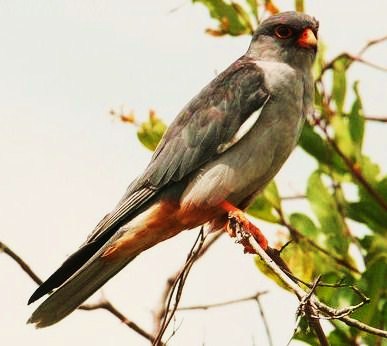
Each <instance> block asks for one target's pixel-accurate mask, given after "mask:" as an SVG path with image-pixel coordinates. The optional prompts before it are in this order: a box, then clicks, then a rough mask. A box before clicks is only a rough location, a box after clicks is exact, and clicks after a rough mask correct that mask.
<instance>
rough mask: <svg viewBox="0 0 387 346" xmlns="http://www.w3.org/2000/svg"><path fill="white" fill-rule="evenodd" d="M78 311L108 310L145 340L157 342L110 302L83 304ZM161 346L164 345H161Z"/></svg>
mask: <svg viewBox="0 0 387 346" xmlns="http://www.w3.org/2000/svg"><path fill="white" fill-rule="evenodd" d="M78 309H79V310H85V311H91V310H98V309H102V310H106V311H108V312H110V313H111V314H112V315H114V316H115V317H117V318H118V319H119V320H120V321H121V322H122V323H123V324H125V325H126V326H128V327H129V328H130V329H132V330H134V331H135V332H136V333H137V334H139V335H141V336H143V337H144V338H145V339H148V340H149V341H150V342H152V343H153V342H154V340H155V339H154V337H153V336H152V335H151V334H149V333H148V332H146V331H145V330H144V329H142V328H141V327H140V326H139V325H138V324H136V323H135V322H133V321H131V320H129V319H128V318H127V317H126V316H125V315H124V314H122V313H121V312H120V311H118V310H117V309H116V308H115V307H114V306H113V305H112V303H110V302H109V301H108V300H103V301H101V302H99V303H96V304H83V305H81V306H80V307H79V308H78ZM159 345H160V346H161V345H164V344H163V343H159Z"/></svg>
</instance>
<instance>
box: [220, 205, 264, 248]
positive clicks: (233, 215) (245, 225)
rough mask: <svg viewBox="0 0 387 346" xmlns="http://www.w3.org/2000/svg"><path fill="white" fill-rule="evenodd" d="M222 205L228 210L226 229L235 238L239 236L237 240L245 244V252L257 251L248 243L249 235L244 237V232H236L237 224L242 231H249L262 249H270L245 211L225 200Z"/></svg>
mask: <svg viewBox="0 0 387 346" xmlns="http://www.w3.org/2000/svg"><path fill="white" fill-rule="evenodd" d="M220 207H221V208H223V209H224V210H225V211H227V212H228V222H227V224H226V227H225V228H226V231H227V233H228V234H229V235H230V237H232V238H234V237H236V236H238V237H239V238H238V239H237V242H239V243H241V244H242V245H243V246H244V252H245V253H255V251H254V249H253V248H252V247H251V246H250V244H249V243H248V240H247V237H246V238H244V237H243V233H242V234H241V233H240V232H236V228H237V227H236V224H237V225H239V227H240V228H241V230H242V231H244V232H247V233H248V234H249V235H252V236H253V237H254V238H255V240H256V241H257V242H258V244H259V245H260V246H261V248H262V249H264V250H265V251H266V250H267V249H268V241H267V239H266V238H265V236H264V235H263V234H262V232H261V231H260V230H259V228H258V227H256V226H255V225H253V224H252V223H251V222H250V221H249V219H247V217H246V215H245V213H244V212H243V211H242V210H240V209H238V208H236V207H235V206H233V205H232V204H231V203H229V202H227V201H223V202H222V203H221V204H220Z"/></svg>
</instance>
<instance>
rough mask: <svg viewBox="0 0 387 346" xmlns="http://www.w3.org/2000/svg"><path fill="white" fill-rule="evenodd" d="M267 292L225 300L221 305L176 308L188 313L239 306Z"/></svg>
mask: <svg viewBox="0 0 387 346" xmlns="http://www.w3.org/2000/svg"><path fill="white" fill-rule="evenodd" d="M266 293H267V291H262V292H257V293H255V294H253V295H252V296H248V297H243V298H238V299H233V300H226V301H225V302H221V303H213V304H206V305H193V306H184V307H181V308H177V310H178V311H189V310H208V309H213V308H219V307H223V306H227V305H232V304H239V303H242V302H248V301H256V300H257V299H258V298H259V297H260V296H262V295H264V294H266Z"/></svg>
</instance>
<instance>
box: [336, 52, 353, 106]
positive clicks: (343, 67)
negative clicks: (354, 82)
mask: <svg viewBox="0 0 387 346" xmlns="http://www.w3.org/2000/svg"><path fill="white" fill-rule="evenodd" d="M348 63H349V61H348V58H347V57H345V56H342V57H340V58H339V59H337V60H336V61H335V62H334V63H333V88H332V99H333V101H334V102H335V103H336V107H337V111H338V113H342V112H343V107H344V102H345V95H346V92H347V77H346V73H347V68H348V66H349V64H348Z"/></svg>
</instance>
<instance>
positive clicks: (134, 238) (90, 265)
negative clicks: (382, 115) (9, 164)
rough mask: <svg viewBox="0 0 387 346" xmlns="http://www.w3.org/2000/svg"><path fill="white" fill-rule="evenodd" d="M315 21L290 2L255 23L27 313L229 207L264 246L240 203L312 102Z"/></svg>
mask: <svg viewBox="0 0 387 346" xmlns="http://www.w3.org/2000/svg"><path fill="white" fill-rule="evenodd" d="M317 31H318V22H317V20H316V19H314V18H312V17H310V16H308V15H306V14H302V13H297V12H283V13H280V14H277V15H274V16H272V17H269V18H268V19H266V20H265V21H263V22H262V23H261V25H260V26H259V27H258V29H257V30H256V31H255V33H254V35H253V37H252V41H251V44H250V46H249V48H248V50H247V52H246V53H245V54H244V55H243V56H242V57H241V58H239V59H238V60H236V61H235V62H234V63H233V64H231V65H230V66H229V67H228V68H227V69H226V70H225V71H224V72H222V73H221V74H219V75H218V76H217V77H216V78H215V79H214V80H212V81H211V82H210V83H209V84H208V85H207V86H205V87H204V88H203V89H202V90H201V91H200V92H199V93H198V94H197V96H195V97H194V98H193V99H192V100H191V101H190V102H189V103H188V104H187V105H186V106H185V107H184V108H183V110H182V111H181V112H180V113H179V114H178V116H177V117H176V119H175V120H174V121H173V122H172V124H171V125H170V126H169V128H168V130H167V131H166V133H165V134H164V136H163V138H162V140H161V141H160V143H159V145H158V147H157V148H156V151H155V152H154V154H153V157H152V159H151V161H150V163H149V165H148V166H147V168H146V169H145V171H144V172H143V174H142V175H140V176H139V177H138V178H137V179H136V180H135V181H133V182H132V183H131V184H130V185H129V187H128V189H127V191H126V193H125V195H124V196H123V198H122V199H121V200H120V201H119V203H118V204H117V206H116V207H115V208H114V209H113V210H112V211H111V212H110V213H109V214H108V215H106V216H105V217H104V218H103V219H102V220H101V222H100V223H99V224H98V225H97V226H96V228H95V230H94V231H93V233H92V234H91V235H90V236H89V238H88V239H87V240H86V242H85V243H84V244H83V245H82V246H81V247H80V248H79V249H78V251H76V252H75V253H74V254H73V255H71V256H70V257H69V258H68V259H67V260H66V261H65V262H64V263H63V264H62V265H61V267H60V268H59V269H58V270H57V271H55V272H54V273H53V274H52V275H51V276H50V277H49V278H48V279H47V280H46V281H45V282H43V283H42V285H41V286H40V287H39V288H38V289H37V290H36V291H35V292H34V293H33V295H32V296H31V298H30V299H29V302H28V303H29V304H30V303H32V302H34V301H36V300H37V299H39V298H41V297H42V296H44V295H45V294H47V293H50V292H52V291H54V292H53V293H51V295H50V296H49V297H48V298H47V299H46V300H45V301H44V302H43V303H42V304H41V305H40V306H39V307H38V308H37V309H36V310H35V312H34V313H33V314H32V316H31V318H30V319H29V321H28V322H29V323H34V324H35V325H36V327H46V326H50V325H52V324H54V323H56V322H58V321H60V320H61V319H63V318H64V317H65V316H67V315H68V314H70V313H71V312H72V311H73V310H75V309H76V308H77V307H78V306H79V305H80V304H81V303H82V302H84V301H85V300H86V299H87V298H88V297H89V296H90V295H92V294H93V293H94V292H95V291H96V290H97V289H99V288H100V287H101V286H102V285H104V284H105V283H106V282H107V281H108V280H109V279H110V278H111V277H113V276H114V275H115V274H117V273H118V272H119V271H120V270H121V269H123V268H124V267H125V266H126V265H127V264H128V263H129V262H131V261H132V260H133V259H134V258H135V257H136V256H138V255H139V254H140V253H141V252H143V251H145V250H147V249H149V248H150V247H152V246H154V245H156V244H157V243H159V242H161V241H163V240H166V239H168V238H170V237H173V236H175V235H177V234H178V233H180V232H181V231H183V230H187V229H193V228H195V227H198V226H200V225H203V224H209V225H210V227H212V228H213V229H215V228H217V229H220V228H225V229H227V223H228V216H229V214H230V213H233V214H234V215H238V216H239V217H240V219H241V220H243V221H244V222H246V224H247V225H248V228H249V230H250V231H251V233H252V234H253V235H254V236H255V238H256V239H257V240H258V242H259V243H260V245H261V247H262V248H263V249H267V247H268V244H267V241H266V238H265V237H264V236H263V235H262V234H261V233H260V231H259V230H258V229H257V228H256V227H254V226H253V225H252V224H250V223H249V222H248V221H247V219H246V218H245V217H244V215H243V211H242V210H244V209H245V208H246V207H247V206H248V205H249V203H250V202H251V201H252V200H253V199H254V197H255V196H256V195H257V194H258V193H259V192H260V191H262V189H263V188H264V187H265V185H266V184H267V183H268V182H269V181H270V180H271V179H272V178H273V177H274V176H275V175H276V173H277V172H278V170H279V169H280V168H281V166H282V165H283V163H284V162H285V160H286V159H287V158H288V156H289V155H290V153H291V152H292V150H293V149H294V147H295V146H296V144H297V141H298V138H299V136H300V133H301V129H302V126H303V123H304V120H305V117H306V116H308V115H309V114H311V112H312V111H313V93H314V89H313V78H312V74H311V67H312V64H313V61H314V59H315V55H316V51H317Z"/></svg>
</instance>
